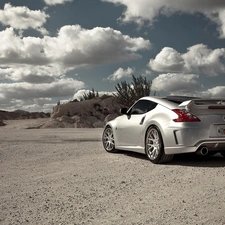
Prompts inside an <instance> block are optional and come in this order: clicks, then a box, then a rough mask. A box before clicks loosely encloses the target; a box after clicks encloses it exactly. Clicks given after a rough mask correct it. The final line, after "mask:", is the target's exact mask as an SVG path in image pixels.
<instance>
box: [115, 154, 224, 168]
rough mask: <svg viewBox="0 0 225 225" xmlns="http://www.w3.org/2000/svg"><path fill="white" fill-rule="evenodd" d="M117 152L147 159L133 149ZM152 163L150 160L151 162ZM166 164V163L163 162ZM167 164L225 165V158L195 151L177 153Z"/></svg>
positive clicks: (194, 165) (193, 165)
mask: <svg viewBox="0 0 225 225" xmlns="http://www.w3.org/2000/svg"><path fill="white" fill-rule="evenodd" d="M117 154H122V155H126V156H129V157H134V158H138V159H141V160H147V161H148V159H147V157H146V155H145V154H141V153H137V152H131V151H119V152H118V153H117ZM149 163H150V162H149ZM161 165H165V164H161ZM166 165H173V166H174V165H179V166H191V167H225V158H223V157H222V156H221V155H220V154H219V153H218V154H216V155H213V156H199V155H197V154H195V153H191V154H187V153H186V154H179V155H175V156H174V158H173V160H172V161H171V162H169V163H166Z"/></svg>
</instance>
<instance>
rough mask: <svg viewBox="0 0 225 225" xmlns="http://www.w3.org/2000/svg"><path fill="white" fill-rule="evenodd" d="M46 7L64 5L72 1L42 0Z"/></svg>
mask: <svg viewBox="0 0 225 225" xmlns="http://www.w3.org/2000/svg"><path fill="white" fill-rule="evenodd" d="M44 1H45V3H46V4H47V5H57V4H64V3H66V2H72V1H73V0H44Z"/></svg>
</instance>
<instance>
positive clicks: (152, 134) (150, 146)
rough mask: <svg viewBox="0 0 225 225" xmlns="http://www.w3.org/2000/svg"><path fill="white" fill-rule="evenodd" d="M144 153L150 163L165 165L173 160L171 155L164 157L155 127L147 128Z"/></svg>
mask: <svg viewBox="0 0 225 225" xmlns="http://www.w3.org/2000/svg"><path fill="white" fill-rule="evenodd" d="M145 152H146V155H147V157H148V159H149V160H150V161H151V162H152V163H155V164H157V163H165V162H169V161H171V160H172V159H173V155H165V153H164V144H163V139H162V135H161V133H160V131H159V129H158V127H156V126H151V127H149V129H148V131H147V133H146V138H145Z"/></svg>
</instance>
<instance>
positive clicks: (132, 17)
mask: <svg viewBox="0 0 225 225" xmlns="http://www.w3.org/2000/svg"><path fill="white" fill-rule="evenodd" d="M101 1H103V2H111V3H114V4H121V5H125V6H126V10H125V11H124V13H123V16H122V17H121V18H120V19H121V20H122V21H123V22H132V21H134V22H136V23H138V24H139V25H142V24H143V22H144V21H149V22H150V23H153V22H154V21H155V20H156V19H157V17H158V16H159V15H166V16H170V15H171V14H174V13H188V14H193V13H202V14H204V15H205V16H206V17H207V18H208V19H211V20H212V21H214V22H216V23H217V24H218V26H219V30H220V37H222V38H225V15H224V14H225V1H223V0H214V1H212V0H188V1H187V0H172V1H171V0H157V1H156V0H139V1H136V0H101Z"/></svg>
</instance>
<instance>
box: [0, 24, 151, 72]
mask: <svg viewBox="0 0 225 225" xmlns="http://www.w3.org/2000/svg"><path fill="white" fill-rule="evenodd" d="M0 42H1V45H0V65H1V67H5V68H8V67H11V68H20V67H21V66H25V65H26V66H30V67H32V68H33V69H32V71H34V70H35V69H34V66H35V67H36V68H38V69H41V70H42V72H41V73H42V74H43V70H44V69H46V70H47V71H46V73H47V74H49V70H50V69H51V70H52V73H54V74H56V75H57V74H59V75H60V74H62V73H66V72H67V71H68V70H72V69H74V68H78V67H84V66H87V67H89V66H94V65H100V64H104V63H112V62H122V61H127V60H133V59H138V58H140V57H141V55H139V54H138V53H137V52H138V51H139V50H143V49H149V48H150V45H151V44H150V42H149V41H148V40H144V39H143V38H131V37H129V36H127V35H123V34H122V33H121V32H120V31H117V30H113V29H112V28H101V27H96V28H93V29H91V30H86V29H83V28H81V27H80V26H78V25H77V26H75V25H74V26H64V27H62V28H61V29H60V30H59V33H58V36H56V37H50V36H44V37H43V38H36V37H19V36H17V35H16V34H15V32H14V30H13V28H7V29H6V30H3V31H1V32H0Z"/></svg>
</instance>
